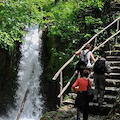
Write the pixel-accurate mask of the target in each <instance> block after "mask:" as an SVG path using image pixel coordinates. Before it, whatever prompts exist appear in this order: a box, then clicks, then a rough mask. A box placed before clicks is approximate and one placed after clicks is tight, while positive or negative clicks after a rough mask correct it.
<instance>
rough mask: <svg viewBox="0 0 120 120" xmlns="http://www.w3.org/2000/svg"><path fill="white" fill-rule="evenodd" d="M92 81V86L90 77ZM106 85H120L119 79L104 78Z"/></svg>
mask: <svg viewBox="0 0 120 120" xmlns="http://www.w3.org/2000/svg"><path fill="white" fill-rule="evenodd" d="M90 80H91V82H92V86H94V80H93V79H90ZM105 86H106V87H120V80H119V79H106V80H105Z"/></svg>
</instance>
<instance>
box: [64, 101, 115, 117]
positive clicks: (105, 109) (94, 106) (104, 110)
mask: <svg viewBox="0 0 120 120" xmlns="http://www.w3.org/2000/svg"><path fill="white" fill-rule="evenodd" d="M74 103H75V100H73V99H68V100H64V101H63V104H64V105H70V104H71V105H74ZM112 107H113V104H106V102H103V105H102V106H98V103H94V102H90V103H89V108H90V109H89V110H90V113H94V114H100V115H107V114H108V113H109V111H110V110H111V108H112Z"/></svg>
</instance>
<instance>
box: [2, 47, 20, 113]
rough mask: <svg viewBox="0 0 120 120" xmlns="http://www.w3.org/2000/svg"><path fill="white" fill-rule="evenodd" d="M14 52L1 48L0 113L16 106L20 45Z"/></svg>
mask: <svg viewBox="0 0 120 120" xmlns="http://www.w3.org/2000/svg"><path fill="white" fill-rule="evenodd" d="M15 51H16V52H14V53H13V54H10V53H9V52H8V51H7V50H5V49H2V48H0V115H2V114H5V113H6V111H7V110H8V109H9V108H10V106H14V105H13V103H14V94H15V89H16V87H15V86H17V85H16V78H17V66H18V61H19V57H20V53H19V47H18V48H16V50H15Z"/></svg>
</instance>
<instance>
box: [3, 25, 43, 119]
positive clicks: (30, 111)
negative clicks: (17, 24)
mask: <svg viewBox="0 0 120 120" xmlns="http://www.w3.org/2000/svg"><path fill="white" fill-rule="evenodd" d="M25 30H26V31H27V32H28V34H26V35H24V36H23V38H22V39H23V40H25V42H23V43H22V45H21V47H20V51H21V59H20V63H19V69H18V80H17V83H18V85H19V86H18V90H17V91H16V95H15V100H16V103H15V105H16V106H17V108H15V109H11V110H9V113H8V118H1V119H3V120H16V119H17V115H18V114H19V113H20V108H21V104H22V101H23V99H24V96H25V93H26V90H29V91H28V94H27V97H26V101H25V104H24V109H23V111H22V113H21V116H20V119H19V120H39V119H40V117H41V116H42V110H43V104H44V101H43V100H42V95H41V94H40V76H41V74H42V66H41V63H40V62H39V61H40V60H41V44H42V41H41V36H42V31H41V30H39V26H38V25H34V26H32V27H30V28H29V27H28V26H26V29H25Z"/></svg>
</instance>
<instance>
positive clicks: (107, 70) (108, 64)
mask: <svg viewBox="0 0 120 120" xmlns="http://www.w3.org/2000/svg"><path fill="white" fill-rule="evenodd" d="M105 66H106V72H107V73H108V74H109V73H110V72H111V68H110V63H109V62H108V61H106V62H105Z"/></svg>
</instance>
